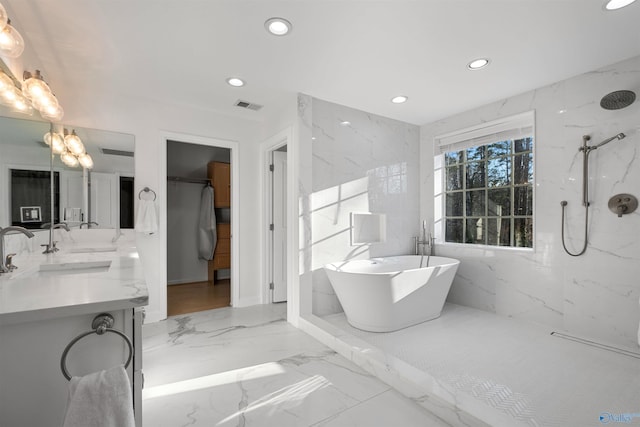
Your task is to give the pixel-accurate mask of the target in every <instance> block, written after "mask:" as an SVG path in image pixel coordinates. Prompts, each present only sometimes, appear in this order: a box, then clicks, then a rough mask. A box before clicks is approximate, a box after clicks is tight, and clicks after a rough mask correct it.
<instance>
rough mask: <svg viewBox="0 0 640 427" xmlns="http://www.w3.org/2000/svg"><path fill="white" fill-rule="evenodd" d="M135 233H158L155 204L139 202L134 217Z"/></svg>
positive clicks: (150, 201)
mask: <svg viewBox="0 0 640 427" xmlns="http://www.w3.org/2000/svg"><path fill="white" fill-rule="evenodd" d="M136 231H137V232H138V233H144V234H153V233H157V232H158V219H157V216H156V203H155V202H154V201H153V200H148V199H145V200H140V202H139V203H138V212H137V215H136Z"/></svg>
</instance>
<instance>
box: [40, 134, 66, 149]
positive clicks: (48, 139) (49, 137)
mask: <svg viewBox="0 0 640 427" xmlns="http://www.w3.org/2000/svg"><path fill="white" fill-rule="evenodd" d="M52 142H53V144H54V147H56V146H58V147H63V146H64V138H62V135H60V134H59V133H57V132H47V133H45V134H44V143H45V144H47V145H48V146H51V143H52Z"/></svg>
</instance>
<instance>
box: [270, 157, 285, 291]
mask: <svg viewBox="0 0 640 427" xmlns="http://www.w3.org/2000/svg"><path fill="white" fill-rule="evenodd" d="M272 153H273V180H272V191H271V195H272V209H273V215H272V218H271V221H272V224H273V232H272V233H271V235H272V246H271V247H272V256H271V260H272V262H273V265H272V270H271V271H272V272H273V277H272V280H273V302H283V301H286V300H287V209H286V204H287V197H286V195H287V153H286V152H282V151H273V152H272Z"/></svg>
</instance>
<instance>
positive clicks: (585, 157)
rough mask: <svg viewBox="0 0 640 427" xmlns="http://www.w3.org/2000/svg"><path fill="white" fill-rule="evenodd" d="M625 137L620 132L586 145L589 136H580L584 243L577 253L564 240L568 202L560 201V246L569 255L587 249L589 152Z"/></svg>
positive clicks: (575, 254) (579, 253)
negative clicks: (570, 250)
mask: <svg viewBox="0 0 640 427" xmlns="http://www.w3.org/2000/svg"><path fill="white" fill-rule="evenodd" d="M625 137H626V135H625V134H624V133H622V132H620V133H619V134H617V135H615V136H612V137H611V138H607V139H605V140H604V141H602V142H601V143H599V144H596V145H587V143H588V142H589V141H590V140H591V137H590V136H589V135H584V136H583V137H582V146H580V148H578V151H582V206H584V245H583V246H582V250H581V251H580V252H578V253H571V252H569V250H568V249H567V246H566V244H565V242H564V222H565V221H564V216H565V212H564V211H565V208H566V206H567V204H568V203H567V201H566V200H563V201H561V202H560V206H562V229H561V234H562V247H563V248H564V251H565V252H566V253H568V254H569V255H571V256H580V255H582V254H583V253H585V252H586V250H587V230H588V227H589V153H591V152H592V151H593V150H596V149H598V148H600V147H602V146H603V145H605V144H608V143H610V142H611V141H613V140H615V139H617V140H621V139H623V138H625Z"/></svg>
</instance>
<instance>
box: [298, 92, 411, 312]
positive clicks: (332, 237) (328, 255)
mask: <svg viewBox="0 0 640 427" xmlns="http://www.w3.org/2000/svg"><path fill="white" fill-rule="evenodd" d="M311 110H312V111H311V120H312V138H313V140H312V142H311V144H310V145H311V151H312V163H311V169H310V173H311V181H312V185H311V194H310V195H309V198H308V210H309V218H310V224H311V229H310V233H311V236H310V242H309V244H310V245H311V248H312V250H311V252H312V253H311V258H312V260H311V262H310V269H311V274H312V282H313V306H312V309H313V314H315V315H318V316H323V315H326V314H331V313H336V312H340V311H342V307H341V306H340V304H339V302H338V299H337V297H336V295H335V292H334V291H333V288H332V286H331V284H330V283H329V280H328V278H327V275H326V273H325V272H324V270H323V268H322V267H323V265H325V264H327V263H330V262H335V261H342V260H347V259H366V258H370V257H376V256H390V255H406V254H410V253H412V251H413V249H414V247H413V241H412V236H417V235H418V230H419V227H420V220H419V200H420V194H419V191H420V181H419V128H418V126H415V125H411V124H408V123H404V122H400V121H397V120H393V119H388V118H385V117H381V116H376V115H373V114H369V113H366V112H363V111H359V110H355V109H353V108H348V107H344V106H341V105H337V104H333V103H330V102H326V101H322V100H319V99H315V98H312V99H311ZM343 121H348V122H349V124H348V125H342V124H341V123H342V122H343ZM351 212H374V213H381V214H384V215H385V216H386V230H387V239H386V241H385V242H383V243H376V244H359V245H355V246H351V245H350V214H351Z"/></svg>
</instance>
